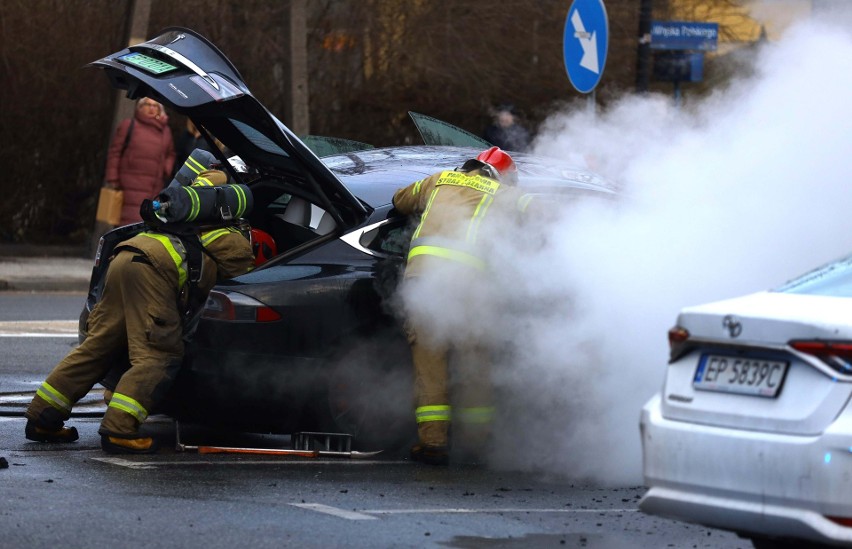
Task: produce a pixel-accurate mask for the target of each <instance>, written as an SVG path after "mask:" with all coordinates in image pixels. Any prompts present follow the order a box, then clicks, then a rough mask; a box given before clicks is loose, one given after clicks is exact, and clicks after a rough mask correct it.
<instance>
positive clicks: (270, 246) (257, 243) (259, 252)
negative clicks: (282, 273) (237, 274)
mask: <svg viewBox="0 0 852 549" xmlns="http://www.w3.org/2000/svg"><path fill="white" fill-rule="evenodd" d="M251 250H252V252H254V265H255V267H257V266H258V265H263V264H264V263H266V262H267V261H269V259H270V258H272V257H274V256H276V255H278V248H277V246H276V245H275V240H273V238H272V236H271V235H270V234H269V233H267V232H265V231H261V230H260V229H252V230H251Z"/></svg>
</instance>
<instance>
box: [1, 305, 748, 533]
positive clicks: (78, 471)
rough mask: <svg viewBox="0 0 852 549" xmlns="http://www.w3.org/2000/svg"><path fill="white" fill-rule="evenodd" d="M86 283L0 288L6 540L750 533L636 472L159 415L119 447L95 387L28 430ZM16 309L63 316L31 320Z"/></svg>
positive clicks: (64, 348) (68, 341)
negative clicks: (508, 467)
mask: <svg viewBox="0 0 852 549" xmlns="http://www.w3.org/2000/svg"><path fill="white" fill-rule="evenodd" d="M82 297H83V296H82V294H68V295H57V294H51V295H40V294H8V293H0V457H4V458H5V459H6V461H7V463H8V467H7V468H0V490H2V494H3V500H4V503H5V504H4V505H2V506H0V532H1V533H2V535H0V548H6V547H9V548H13V547H14V548H17V547H60V546H72V547H91V548H99V547H114V546H115V545H116V543H117V542H118V543H119V544H120V545H122V546H137V545H141V546H146V547H202V546H203V547H205V548H219V547H222V548H224V547H229V548H230V547H235V546H250V547H252V548H255V547H258V548H261V547H282V546H296V547H343V546H345V547H461V548H483V547H588V548H606V549H610V548H612V549H621V548H632V547H675V548H681V547H684V548H737V547H743V548H745V547H750V544H749V543H748V542H746V541H744V540H740V539H739V538H737V537H736V536H735V535H734V534H730V533H726V532H722V531H719V530H713V529H708V528H703V527H701V526H696V525H688V524H682V523H678V522H673V521H669V520H665V519H661V518H657V517H652V516H648V515H644V514H642V513H641V512H639V511H638V510H637V502H638V501H639V499H640V498H641V496H642V494H643V493H644V491H645V490H644V488H643V487H641V486H618V487H612V486H600V485H592V484H589V483H584V482H583V481H580V480H578V479H572V478H570V477H554V476H552V475H551V476H544V475H538V474H531V473H520V472H516V471H495V470H489V469H487V468H484V467H474V466H460V465H456V466H450V467H447V468H435V467H430V466H425V465H420V464H415V463H411V462H410V461H408V460H407V459H404V456H403V455H400V454H399V453H396V454H392V453H389V454H385V455H379V456H377V457H374V458H370V459H360V460H357V459H346V458H289V457H279V456H266V455H231V454H198V453H196V452H191V451H190V452H186V451H184V452H181V451H177V450H176V449H175V443H176V428H175V425H174V423H173V422H172V421H171V420H170V419H169V418H166V417H163V416H154V417H152V418H151V419H150V420H149V422H148V423H147V424H146V425H145V427H144V429H146V430H147V431H148V432H149V433H151V434H152V435H153V436H155V437H156V438H157V440H158V441H160V442H161V443H162V444H163V446H164V448H163V449H162V450H161V451H160V453H158V454H156V455H151V456H126V457H125V456H109V455H107V454H104V453H103V452H102V451H101V449H100V446H99V438H98V435H97V428H98V423H99V419H98V417H97V416H98V414H99V412H100V411H102V410H103V404H102V401H101V398H100V394H99V392H98V391H93V393H90V396H89V397H87V398H86V399H84V404H85V405H83V406H79V407H77V408H76V409H75V411H76V412H77V413H78V414H79V415H77V417H74V418H72V423H73V424H74V425H75V426H76V427H77V428H78V429H79V431H80V440H79V441H77V442H76V443H73V444H67V445H44V444H39V443H34V442H29V441H26V440H25V439H24V437H23V428H24V420H23V418H22V417H21V412H22V411H23V409H24V406H25V405H26V403H27V402H28V401H29V399H31V398H32V395H33V393H34V391H35V388H36V386H37V384H38V383H39V382H40V381H41V380H42V379H43V378H44V377H45V376H46V374H47V373H48V372H49V371H50V369H51V368H52V367H53V365H54V364H55V363H56V362H57V361H58V360H60V359H61V358H62V356H64V354H65V353H67V352H68V351H69V350H70V349H71V347H72V346H73V345H74V344H75V341H76V340H75V339H74V338H73V333H74V328H73V326H74V321H75V319H76V317H77V314H78V313H79V308H80V305H81V303H82ZM21 320H26V321H28V322H35V321H39V320H52V321H62V320H66V321H67V322H65V323H62V322H59V323H54V324H48V327H46V328H45V327H42V328H41V330H42V332H38V333H33V332H31V331H26V329H31V328H32V326H33V324H27V325H25V328H26V329H23V330H22V329H21V327H20V322H19V321H21ZM13 326H17V328H12V327H13ZM15 329H17V330H18V332H15ZM181 440H182V442H183V443H185V444H193V445H197V444H211V443H214V444H222V445H227V446H238V447H248V446H252V447H264V448H281V447H286V446H287V445H288V443H289V438H288V437H280V436H278V437H276V436H261V435H246V434H239V433H231V434H221V433H212V432H210V431H209V430H207V429H205V428H204V427H203V426H197V425H182V426H181Z"/></svg>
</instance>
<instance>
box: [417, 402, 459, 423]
mask: <svg viewBox="0 0 852 549" xmlns="http://www.w3.org/2000/svg"><path fill="white" fill-rule="evenodd" d="M414 416H415V417H416V418H417V423H425V422H427V421H450V406H449V405H447V404H439V405H436V406H420V407H418V408H416V409H415V410H414Z"/></svg>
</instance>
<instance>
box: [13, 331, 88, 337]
mask: <svg viewBox="0 0 852 549" xmlns="http://www.w3.org/2000/svg"><path fill="white" fill-rule="evenodd" d="M0 337H67V338H71V337H73V338H76V337H77V334H41V333H26V332H24V333H17V334H13V333H5V332H2V333H0Z"/></svg>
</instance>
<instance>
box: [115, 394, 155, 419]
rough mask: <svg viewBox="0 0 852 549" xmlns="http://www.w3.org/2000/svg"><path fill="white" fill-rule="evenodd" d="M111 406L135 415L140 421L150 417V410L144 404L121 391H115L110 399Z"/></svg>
mask: <svg viewBox="0 0 852 549" xmlns="http://www.w3.org/2000/svg"><path fill="white" fill-rule="evenodd" d="M109 407H110V408H117V409H119V410H121V411H122V412H127V413H128V414H130V415H131V416H133V417H135V418H136V419H137V420H138V421H139V423H142V422H143V421H145V419H147V417H148V410H146V409H145V407H144V406H142V405H141V404H139V402H138V401H136V400H134V399H132V398H130V397H129V396H127V395H123V394H121V393H113V395H112V399H110V401H109Z"/></svg>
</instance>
